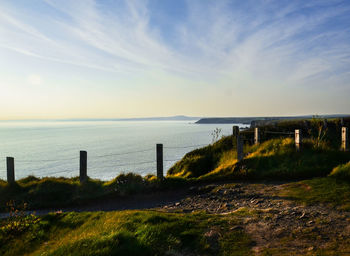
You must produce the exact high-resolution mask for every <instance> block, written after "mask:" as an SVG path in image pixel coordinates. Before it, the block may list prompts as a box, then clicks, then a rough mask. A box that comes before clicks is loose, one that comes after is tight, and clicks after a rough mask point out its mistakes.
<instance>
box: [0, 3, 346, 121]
mask: <svg viewBox="0 0 350 256" xmlns="http://www.w3.org/2000/svg"><path fill="white" fill-rule="evenodd" d="M349 96H350V1H348V0H344V1H340V0H318V1H313V0H310V1H305V0H295V1H290V0H288V1H287V0H276V1H274V0H245V1H241V0H236V1H234V0H232V1H225V0H216V1H214V0H188V1H186V0H176V1H173V0H149V1H143V0H138V1H136V0H135V1H133V0H125V1H123V0H115V1H114V0H95V1H94V0H74V1H73V0H57V1H55V0H30V1H28V0H16V1H13V0H0V120H12V119H47V118H53V119H57V118H127V117H150V116H172V115H189V116H276V115H303V114H345V113H347V114H349V113H350V100H349Z"/></svg>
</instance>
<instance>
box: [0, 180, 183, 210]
mask: <svg viewBox="0 0 350 256" xmlns="http://www.w3.org/2000/svg"><path fill="white" fill-rule="evenodd" d="M186 182H187V183H188V181H186ZM186 182H185V181H184V179H183V178H176V177H175V178H168V179H166V180H164V181H162V182H161V181H159V180H157V179H156V178H155V177H154V176H152V175H148V176H146V177H142V176H140V175H137V174H133V173H128V174H120V175H119V176H118V177H116V178H115V179H113V180H111V181H101V180H97V179H88V180H87V182H85V183H83V184H80V182H79V177H75V178H64V177H57V178H55V177H44V178H37V177H34V176H29V177H27V178H24V179H20V180H18V181H17V182H16V183H15V184H11V185H9V184H8V183H7V182H4V181H1V180H0V206H1V207H0V210H1V211H4V210H5V208H4V206H5V204H6V203H7V202H9V201H10V200H14V201H15V202H16V203H17V204H19V203H22V202H25V203H27V204H28V209H39V208H50V207H63V206H70V205H79V204H83V203H85V202H87V201H89V200H96V199H99V198H106V197H121V196H126V195H130V194H135V193H141V192H149V191H156V190H159V191H161V190H164V189H172V188H174V187H181V186H183V185H184V184H185V183H186Z"/></svg>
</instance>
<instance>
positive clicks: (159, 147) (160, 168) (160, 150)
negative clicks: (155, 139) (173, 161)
mask: <svg viewBox="0 0 350 256" xmlns="http://www.w3.org/2000/svg"><path fill="white" fill-rule="evenodd" d="M157 178H158V179H163V144H157Z"/></svg>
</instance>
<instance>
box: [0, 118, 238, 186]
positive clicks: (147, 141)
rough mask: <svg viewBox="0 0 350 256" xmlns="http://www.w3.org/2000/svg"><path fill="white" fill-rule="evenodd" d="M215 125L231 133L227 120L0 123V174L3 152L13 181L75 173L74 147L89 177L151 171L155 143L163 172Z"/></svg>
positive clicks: (206, 139) (207, 138)
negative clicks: (83, 155)
mask: <svg viewBox="0 0 350 256" xmlns="http://www.w3.org/2000/svg"><path fill="white" fill-rule="evenodd" d="M240 126H243V125H240ZM215 128H220V129H222V133H221V134H222V135H229V134H231V133H232V124H194V123H189V122H188V121H186V122H183V121H149V122H146V121H140V122H136V121H130V122H129V121H119V122H118V121H89V122H77V121H75V122H63V121H55V122H54V121H50V122H49V121H41V122H27V121H26V122H0V178H1V179H6V159H5V158H6V156H12V157H14V158H15V175H16V179H20V178H23V177H26V176H28V175H35V176H37V177H43V176H65V177H72V176H78V175H79V151H80V150H86V151H87V154H88V175H89V176H90V177H92V178H99V179H102V180H108V179H112V178H114V177H116V176H117V175H118V174H120V173H127V172H134V173H138V174H141V175H146V174H155V173H156V156H155V155H156V154H155V150H156V143H163V146H164V160H165V161H164V172H166V171H167V170H168V169H169V168H170V167H171V166H172V165H173V164H174V163H175V162H176V161H177V160H178V159H180V158H182V157H183V156H184V155H185V154H186V153H187V152H189V151H191V150H193V149H195V148H197V147H199V146H198V145H207V144H210V143H211V142H212V136H211V133H212V132H213V131H214V129H215Z"/></svg>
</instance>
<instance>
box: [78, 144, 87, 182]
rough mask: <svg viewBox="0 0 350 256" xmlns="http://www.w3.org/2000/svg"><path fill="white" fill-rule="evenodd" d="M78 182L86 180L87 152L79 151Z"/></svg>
mask: <svg viewBox="0 0 350 256" xmlns="http://www.w3.org/2000/svg"><path fill="white" fill-rule="evenodd" d="M79 174H80V175H79V178H80V183H84V182H85V181H86V180H87V152H86V151H80V173H79Z"/></svg>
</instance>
